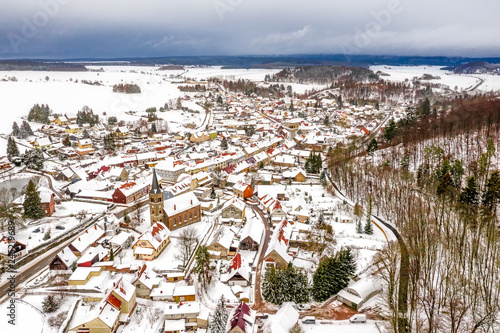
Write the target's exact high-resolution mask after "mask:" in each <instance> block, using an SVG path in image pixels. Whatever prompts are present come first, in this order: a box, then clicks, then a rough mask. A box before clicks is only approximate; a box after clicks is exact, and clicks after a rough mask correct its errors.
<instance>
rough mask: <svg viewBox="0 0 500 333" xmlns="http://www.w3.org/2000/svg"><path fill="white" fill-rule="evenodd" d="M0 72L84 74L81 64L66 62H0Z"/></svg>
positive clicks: (84, 69) (85, 69) (83, 67)
mask: <svg viewBox="0 0 500 333" xmlns="http://www.w3.org/2000/svg"><path fill="white" fill-rule="evenodd" d="M0 71H52V72H85V71H87V68H86V67H85V66H84V65H82V64H76V63H68V62H41V61H35V60H5V61H0Z"/></svg>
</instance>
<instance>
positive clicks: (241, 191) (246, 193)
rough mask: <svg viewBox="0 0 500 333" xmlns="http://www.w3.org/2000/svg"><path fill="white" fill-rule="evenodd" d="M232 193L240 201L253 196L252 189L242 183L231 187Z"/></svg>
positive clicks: (239, 182)
mask: <svg viewBox="0 0 500 333" xmlns="http://www.w3.org/2000/svg"><path fill="white" fill-rule="evenodd" d="M233 193H234V194H235V195H236V196H237V197H238V198H240V199H248V198H251V197H252V196H253V188H252V187H251V186H250V185H248V184H247V183H245V182H243V181H238V182H237V183H236V184H234V186H233Z"/></svg>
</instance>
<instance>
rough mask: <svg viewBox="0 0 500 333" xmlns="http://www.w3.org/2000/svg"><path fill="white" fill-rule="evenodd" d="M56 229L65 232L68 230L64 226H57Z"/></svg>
mask: <svg viewBox="0 0 500 333" xmlns="http://www.w3.org/2000/svg"><path fill="white" fill-rule="evenodd" d="M56 229H57V230H64V229H66V228H65V227H64V226H62V225H56Z"/></svg>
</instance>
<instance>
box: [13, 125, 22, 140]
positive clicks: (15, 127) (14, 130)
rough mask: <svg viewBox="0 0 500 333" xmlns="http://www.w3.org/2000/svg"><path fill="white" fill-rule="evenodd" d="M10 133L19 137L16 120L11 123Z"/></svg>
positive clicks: (19, 132) (19, 131)
mask: <svg viewBox="0 0 500 333" xmlns="http://www.w3.org/2000/svg"><path fill="white" fill-rule="evenodd" d="M12 135H13V136H15V137H16V138H18V139H21V130H20V129H19V126H18V125H17V123H16V122H14V123H13V124H12Z"/></svg>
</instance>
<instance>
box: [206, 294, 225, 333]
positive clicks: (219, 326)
mask: <svg viewBox="0 0 500 333" xmlns="http://www.w3.org/2000/svg"><path fill="white" fill-rule="evenodd" d="M228 318H229V313H228V311H227V309H226V300H225V299H224V295H221V297H220V299H219V302H218V303H217V308H216V309H215V313H214V315H213V316H212V320H211V321H210V332H211V333H226V325H227V320H228Z"/></svg>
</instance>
